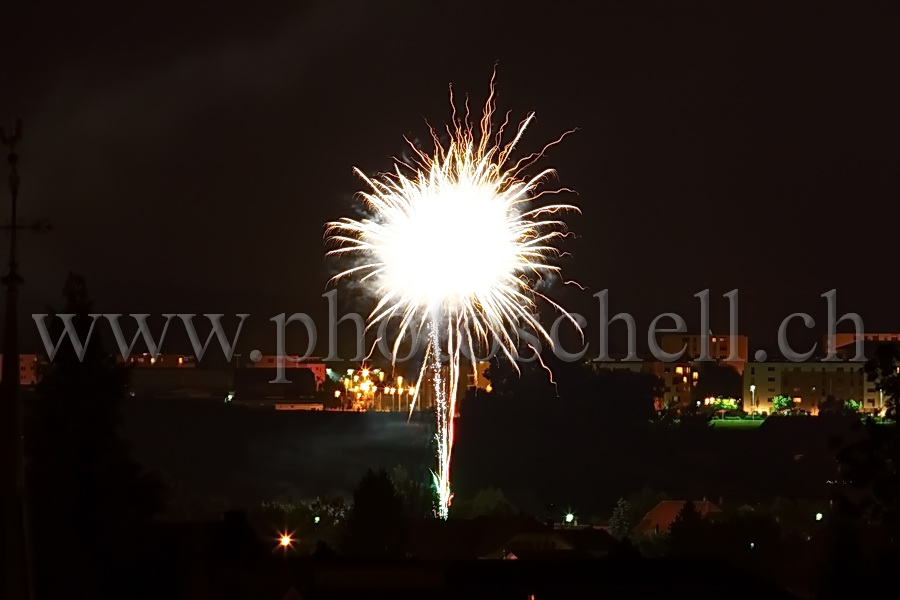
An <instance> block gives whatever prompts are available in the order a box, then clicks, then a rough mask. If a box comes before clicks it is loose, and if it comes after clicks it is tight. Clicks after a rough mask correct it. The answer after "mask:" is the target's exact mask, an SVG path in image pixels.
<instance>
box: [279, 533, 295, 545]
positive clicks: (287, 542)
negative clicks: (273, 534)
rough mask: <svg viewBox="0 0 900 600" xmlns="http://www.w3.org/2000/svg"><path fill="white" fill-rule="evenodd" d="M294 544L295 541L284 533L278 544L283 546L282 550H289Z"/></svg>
mask: <svg viewBox="0 0 900 600" xmlns="http://www.w3.org/2000/svg"><path fill="white" fill-rule="evenodd" d="M293 542H294V539H293V538H292V537H291V536H290V535H288V534H286V533H284V534H282V535H281V539H280V540H279V542H278V543H279V545H281V547H282V548H287V547H288V546H290V545H291V544H292V543H293Z"/></svg>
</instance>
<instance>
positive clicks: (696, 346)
mask: <svg viewBox="0 0 900 600" xmlns="http://www.w3.org/2000/svg"><path fill="white" fill-rule="evenodd" d="M702 339H703V336H701V335H688V334H682V333H672V334H666V335H662V336H660V339H659V347H660V348H662V350H663V352H668V353H669V354H676V353H678V352H681V350H682V348H684V349H685V352H684V356H683V358H684V359H686V360H694V359H697V358H699V357H700V354H701V350H702ZM748 348H749V342H748V338H747V336H746V335H736V336H734V337H733V338H732V336H728V335H726V336H721V335H715V334H712V333H710V335H709V357H710V358H712V359H713V360H715V361H717V362H718V363H720V364H723V365H729V366H731V367H734V368H735V369H736V370H737V372H738V373H740V374H743V372H744V366H745V365H746V364H747V356H748ZM732 355H733V356H732ZM732 359H733V360H732Z"/></svg>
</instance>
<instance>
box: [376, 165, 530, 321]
mask: <svg viewBox="0 0 900 600" xmlns="http://www.w3.org/2000/svg"><path fill="white" fill-rule="evenodd" d="M423 191H424V192H425V193H423V197H422V200H421V202H419V204H417V205H416V209H415V210H414V211H409V212H405V213H403V214H400V215H397V216H396V217H395V218H394V219H393V220H391V221H390V222H389V223H388V224H387V228H388V229H390V230H391V231H390V232H389V234H388V235H390V237H391V239H392V240H393V243H391V244H387V245H384V246H380V247H378V250H377V253H378V258H379V259H380V262H382V263H383V264H384V265H385V271H384V273H383V279H382V281H383V283H384V285H385V286H386V287H387V288H390V289H402V290H404V291H405V292H406V294H408V299H409V301H410V303H412V304H416V305H418V306H421V307H437V306H440V305H441V304H444V303H446V304H451V305H456V304H459V303H460V302H461V301H465V300H467V299H469V298H472V297H477V296H485V295H489V294H490V293H491V290H492V288H493V287H494V286H497V285H504V282H505V281H506V279H507V278H508V277H509V274H510V273H513V272H515V271H516V269H517V268H518V266H519V260H520V259H519V255H518V252H519V246H518V245H517V244H518V240H517V239H516V238H517V234H516V231H515V229H514V225H515V223H516V221H515V218H516V215H515V212H514V211H513V210H511V209H510V207H508V206H507V205H506V204H505V202H502V201H498V197H497V195H496V192H495V190H493V189H490V188H488V189H485V188H484V186H474V185H469V184H468V183H467V182H458V183H457V184H456V185H455V187H450V188H448V187H447V186H446V184H444V185H442V189H428V188H426V190H423Z"/></svg>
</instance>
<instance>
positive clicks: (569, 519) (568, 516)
mask: <svg viewBox="0 0 900 600" xmlns="http://www.w3.org/2000/svg"><path fill="white" fill-rule="evenodd" d="M574 520H575V515H573V514H572V513H568V514H566V523H572V521H574Z"/></svg>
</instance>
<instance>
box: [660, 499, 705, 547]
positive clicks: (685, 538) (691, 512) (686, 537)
mask: <svg viewBox="0 0 900 600" xmlns="http://www.w3.org/2000/svg"><path fill="white" fill-rule="evenodd" d="M706 533H707V532H706V527H705V523H704V522H703V515H702V514H701V513H700V510H699V509H698V508H697V507H696V505H695V504H694V503H693V502H691V501H690V500H688V501H687V502H685V503H684V505H683V506H682V507H681V509H680V510H679V511H678V513H677V514H676V515H675V520H674V521H672V524H671V525H669V544H670V548H671V551H672V554H673V555H675V556H699V555H701V554H703V553H704V552H705V551H706V550H707V548H706V541H707V539H706V538H707V536H706Z"/></svg>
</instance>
